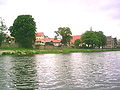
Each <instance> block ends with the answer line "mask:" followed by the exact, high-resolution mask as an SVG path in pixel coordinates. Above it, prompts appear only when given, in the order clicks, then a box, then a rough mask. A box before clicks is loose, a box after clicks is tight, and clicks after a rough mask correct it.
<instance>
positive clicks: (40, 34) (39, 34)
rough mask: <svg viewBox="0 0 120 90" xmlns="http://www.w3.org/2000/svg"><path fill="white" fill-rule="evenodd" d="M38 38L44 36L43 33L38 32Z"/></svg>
mask: <svg viewBox="0 0 120 90" xmlns="http://www.w3.org/2000/svg"><path fill="white" fill-rule="evenodd" d="M36 36H44V33H43V32H37V33H36Z"/></svg>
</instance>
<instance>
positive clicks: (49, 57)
mask: <svg viewBox="0 0 120 90" xmlns="http://www.w3.org/2000/svg"><path fill="white" fill-rule="evenodd" d="M0 90H120V52H119V51H117V52H99V53H71V54H39V55H34V56H1V57H0Z"/></svg>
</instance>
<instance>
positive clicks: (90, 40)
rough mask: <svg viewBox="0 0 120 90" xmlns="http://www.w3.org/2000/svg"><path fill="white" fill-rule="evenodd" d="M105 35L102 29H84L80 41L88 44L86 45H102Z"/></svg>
mask: <svg viewBox="0 0 120 90" xmlns="http://www.w3.org/2000/svg"><path fill="white" fill-rule="evenodd" d="M106 40H107V39H106V36H105V35H104V34H103V32H102V31H98V32H96V31H86V32H85V33H84V34H82V36H81V41H82V43H85V44H87V45H88V47H90V46H92V47H99V48H100V47H103V46H104V45H105V44H106Z"/></svg>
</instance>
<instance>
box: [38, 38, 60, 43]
mask: <svg viewBox="0 0 120 90" xmlns="http://www.w3.org/2000/svg"><path fill="white" fill-rule="evenodd" d="M36 41H44V42H51V41H52V42H55V43H60V42H61V40H54V39H53V38H44V39H36Z"/></svg>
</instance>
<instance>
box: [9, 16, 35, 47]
mask: <svg viewBox="0 0 120 90" xmlns="http://www.w3.org/2000/svg"><path fill="white" fill-rule="evenodd" d="M9 31H10V32H11V36H13V37H15V40H16V42H17V43H18V44H19V46H20V47H23V48H32V45H33V44H34V42H35V32H36V23H35V21H34V18H32V16H31V15H19V16H18V17H17V18H16V19H15V21H14V23H13V26H10V28H9Z"/></svg>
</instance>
